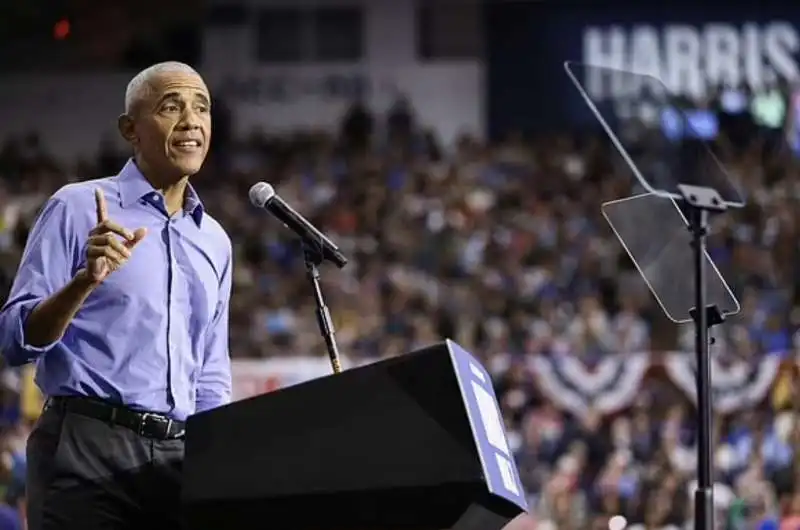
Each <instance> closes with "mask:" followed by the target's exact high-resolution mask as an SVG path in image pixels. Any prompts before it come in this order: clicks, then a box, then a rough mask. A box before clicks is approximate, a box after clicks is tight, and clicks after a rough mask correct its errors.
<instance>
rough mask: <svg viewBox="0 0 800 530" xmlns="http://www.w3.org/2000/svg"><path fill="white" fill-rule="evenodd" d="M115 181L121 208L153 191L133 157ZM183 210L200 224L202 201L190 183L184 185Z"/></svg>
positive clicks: (130, 204)
mask: <svg viewBox="0 0 800 530" xmlns="http://www.w3.org/2000/svg"><path fill="white" fill-rule="evenodd" d="M117 181H118V182H119V196H120V201H121V202H122V207H123V208H128V207H130V206H132V205H133V204H135V203H137V202H139V201H140V200H141V199H142V198H144V197H145V196H146V195H148V194H152V193H153V192H154V191H155V190H154V189H153V186H152V184H150V183H149V182H148V181H147V179H146V178H144V175H142V172H141V171H139V168H138V167H136V164H135V163H134V162H133V159H129V160H128V162H127V163H126V164H125V166H124V167H123V168H122V170H121V171H120V172H119V175H117ZM183 211H184V212H186V213H188V214H189V215H191V216H192V219H194V222H195V223H196V224H197V226H200V223H201V222H202V220H203V211H204V210H203V203H202V202H201V201H200V197H199V196H198V195H197V192H196V191H195V189H194V188H193V187H192V185H191V184H189V185H188V186H187V187H186V197H185V198H184V203H183Z"/></svg>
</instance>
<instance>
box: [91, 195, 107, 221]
mask: <svg viewBox="0 0 800 530" xmlns="http://www.w3.org/2000/svg"><path fill="white" fill-rule="evenodd" d="M94 203H95V207H96V208H95V209H96V211H97V224H100V223H102V222H104V221H106V220H107V219H108V208H106V198H105V195H103V191H102V190H101V189H100V188H95V190H94Z"/></svg>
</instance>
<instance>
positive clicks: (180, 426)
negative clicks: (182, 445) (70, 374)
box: [45, 396, 186, 440]
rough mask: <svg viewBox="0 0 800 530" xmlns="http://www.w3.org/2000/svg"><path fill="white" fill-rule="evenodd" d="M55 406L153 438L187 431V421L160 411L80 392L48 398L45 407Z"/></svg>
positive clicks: (158, 438) (167, 438) (180, 434)
mask: <svg viewBox="0 0 800 530" xmlns="http://www.w3.org/2000/svg"><path fill="white" fill-rule="evenodd" d="M48 408H54V409H57V410H61V411H64V412H72V413H75V414H80V415H81V416H87V417H89V418H94V419H96V420H100V421H102V422H105V423H110V424H112V425H119V426H120V427H125V428H128V429H130V430H132V431H133V432H135V433H137V434H138V435H140V436H144V437H145V438H151V439H153V440H175V439H178V438H182V437H183V435H184V433H185V432H186V423H185V422H182V421H177V420H173V419H170V418H168V417H167V416H165V415H163V414H159V413H156V412H139V411H136V410H131V409H129V408H125V407H121V406H119V405H112V404H110V403H106V402H104V401H99V400H96V399H90V398H85V397H78V396H74V397H73V396H58V397H52V398H50V399H48V400H47V403H46V404H45V410H47V409H48Z"/></svg>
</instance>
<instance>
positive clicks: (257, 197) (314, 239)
mask: <svg viewBox="0 0 800 530" xmlns="http://www.w3.org/2000/svg"><path fill="white" fill-rule="evenodd" d="M249 195H250V202H251V203H252V205H253V206H255V207H256V208H263V209H264V210H267V211H268V212H269V213H271V214H272V215H273V217H275V218H276V219H277V220H278V221H280V222H281V223H283V224H284V225H285V226H286V227H287V228H288V229H289V230H291V231H292V232H294V233H295V234H297V235H298V236H299V237H300V239H301V240H302V241H303V244H305V245H308V246H309V247H310V248H312V249H314V250H316V251H318V252H320V254H321V255H322V258H323V259H324V260H327V261H330V262H331V263H333V264H334V265H336V266H337V267H338V268H340V269H341V268H342V267H344V266H345V265H347V258H346V257H344V254H342V253H341V252H340V251H339V247H337V246H336V245H335V244H334V243H333V241H331V240H330V239H328V238H327V237H326V236H325V234H323V233H322V232H320V231H319V230H317V229H316V227H314V225H312V224H311V223H310V222H309V221H308V219H306V218H305V217H303V216H302V215H301V214H300V213H298V212H297V211H296V210H295V209H294V208H292V207H291V206H289V205H288V204H286V202H284V200H283V199H281V198H280V197H278V195H277V194H276V193H275V189H274V188H273V187H272V186H270V185H269V184H267V183H266V182H257V183H256V184H253V187H251V188H250V193H249Z"/></svg>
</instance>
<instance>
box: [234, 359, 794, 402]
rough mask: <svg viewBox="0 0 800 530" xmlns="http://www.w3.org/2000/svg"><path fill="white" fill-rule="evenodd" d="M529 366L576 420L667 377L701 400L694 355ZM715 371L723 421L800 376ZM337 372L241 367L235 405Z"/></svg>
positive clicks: (748, 368) (530, 362)
mask: <svg viewBox="0 0 800 530" xmlns="http://www.w3.org/2000/svg"><path fill="white" fill-rule="evenodd" d="M509 357H510V356H509ZM345 365H349V363H345ZM526 367H527V369H528V371H529V373H530V374H531V376H532V378H533V382H534V384H535V385H536V387H537V388H538V390H539V391H540V392H541V393H542V394H543V395H544V396H545V397H546V398H547V399H548V400H550V401H551V402H552V403H553V404H555V405H556V406H557V407H559V408H560V409H562V410H565V411H568V412H570V413H572V414H575V415H576V416H583V415H585V414H587V413H588V412H589V411H590V410H591V411H596V412H600V413H601V414H614V413H616V412H618V411H620V410H623V409H625V408H628V407H630V406H631V405H632V404H633V403H634V401H635V400H636V397H637V396H638V395H639V393H640V391H641V390H642V388H643V387H644V385H646V384H647V381H649V380H651V378H664V377H666V378H667V379H668V380H669V381H671V382H672V384H674V385H675V387H676V388H678V389H679V390H680V391H681V392H682V393H683V394H684V395H685V396H686V398H687V399H688V400H690V401H692V402H695V401H696V396H695V374H696V372H695V362H694V354H693V353H685V352H659V353H634V354H619V355H617V354H612V355H608V356H606V357H603V358H602V359H601V360H600V361H599V362H596V363H592V364H591V365H588V364H586V363H585V362H583V361H582V360H581V358H580V357H579V356H572V355H557V356H549V355H530V356H527V357H526ZM711 369H712V377H711V387H712V394H713V399H714V406H715V409H716V410H717V411H718V412H719V413H721V414H731V413H735V412H736V411H739V410H743V409H747V408H750V407H753V406H755V405H758V404H759V403H761V402H762V401H763V400H765V399H767V398H768V397H769V396H770V392H771V391H772V390H773V387H774V386H775V384H776V382H777V381H778V378H779V376H780V375H781V374H782V373H790V374H791V375H792V376H793V377H797V364H796V363H795V362H794V361H786V360H782V357H781V356H779V355H767V356H763V357H758V358H757V359H754V360H752V361H744V360H741V359H738V360H736V359H734V360H729V361H727V362H722V361H720V360H719V358H718V357H715V356H712V360H711ZM330 373H331V367H330V364H329V362H328V360H327V359H326V358H324V357H287V358H276V359H253V360H235V361H233V391H234V392H233V393H234V399H245V398H248V397H252V396H255V395H259V394H263V393H266V392H272V391H274V390H277V389H279V388H283V387H286V386H291V385H295V384H298V383H302V382H305V381H309V380H311V379H315V378H317V377H324V376H326V375H329V374H330Z"/></svg>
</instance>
